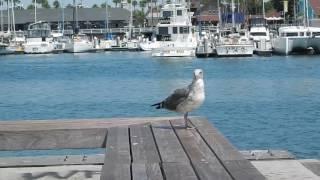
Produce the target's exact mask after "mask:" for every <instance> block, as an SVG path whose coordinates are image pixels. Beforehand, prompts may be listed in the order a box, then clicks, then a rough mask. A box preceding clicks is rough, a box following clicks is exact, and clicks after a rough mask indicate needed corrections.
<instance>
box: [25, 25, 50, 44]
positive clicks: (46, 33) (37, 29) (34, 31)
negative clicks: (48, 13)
mask: <svg viewBox="0 0 320 180" xmlns="http://www.w3.org/2000/svg"><path fill="white" fill-rule="evenodd" d="M50 36H51V28H50V25H49V23H46V22H41V21H39V22H36V23H32V24H30V25H29V26H28V33H27V37H28V38H42V41H46V38H47V37H50Z"/></svg>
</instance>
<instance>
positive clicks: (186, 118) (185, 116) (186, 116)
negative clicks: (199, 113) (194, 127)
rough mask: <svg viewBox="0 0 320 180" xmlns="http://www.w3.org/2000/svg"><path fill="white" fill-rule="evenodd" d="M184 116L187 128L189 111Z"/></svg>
mask: <svg viewBox="0 0 320 180" xmlns="http://www.w3.org/2000/svg"><path fill="white" fill-rule="evenodd" d="M183 117H184V125H185V128H186V129H187V128H188V112H186V113H185V114H184V116H183Z"/></svg>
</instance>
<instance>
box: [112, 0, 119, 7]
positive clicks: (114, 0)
mask: <svg viewBox="0 0 320 180" xmlns="http://www.w3.org/2000/svg"><path fill="white" fill-rule="evenodd" d="M112 2H113V3H114V4H115V5H116V7H118V4H120V3H121V0H112Z"/></svg>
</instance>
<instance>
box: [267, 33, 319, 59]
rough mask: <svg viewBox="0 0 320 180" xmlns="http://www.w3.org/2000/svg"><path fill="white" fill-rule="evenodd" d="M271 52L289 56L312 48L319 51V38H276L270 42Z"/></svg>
mask: <svg viewBox="0 0 320 180" xmlns="http://www.w3.org/2000/svg"><path fill="white" fill-rule="evenodd" d="M272 45H273V51H274V52H275V53H277V54H282V55H289V54H292V53H294V52H297V51H303V50H307V49H308V48H310V47H311V48H313V49H314V50H315V51H317V52H319V51H320V37H278V38H275V39H273V40H272Z"/></svg>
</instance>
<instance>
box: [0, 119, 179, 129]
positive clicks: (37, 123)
mask: <svg viewBox="0 0 320 180" xmlns="http://www.w3.org/2000/svg"><path fill="white" fill-rule="evenodd" d="M178 118H179V117H139V118H108V119H77V120H71V119H54V120H21V121H0V132H1V131H39V130H54V129H55V130H57V129H91V128H104V129H105V128H110V127H118V126H129V125H134V124H142V123H148V122H155V121H167V120H170V119H178Z"/></svg>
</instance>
